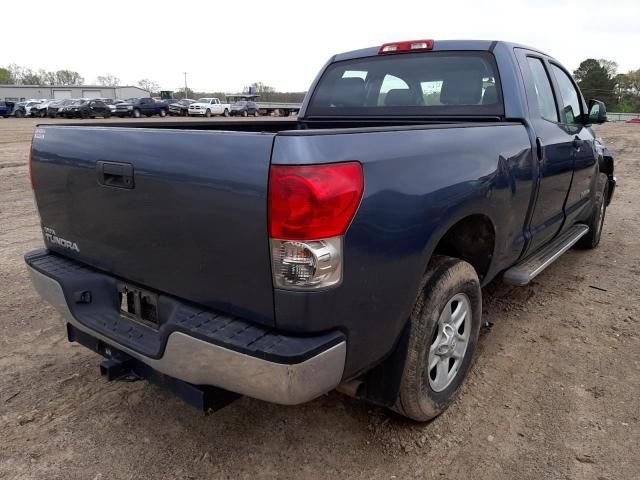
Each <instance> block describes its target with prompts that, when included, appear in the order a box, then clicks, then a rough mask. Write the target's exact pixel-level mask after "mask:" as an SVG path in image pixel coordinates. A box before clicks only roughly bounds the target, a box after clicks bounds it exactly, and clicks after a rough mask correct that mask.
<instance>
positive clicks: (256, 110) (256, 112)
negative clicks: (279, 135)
mask: <svg viewBox="0 0 640 480" xmlns="http://www.w3.org/2000/svg"><path fill="white" fill-rule="evenodd" d="M253 116H254V117H259V116H260V112H259V111H258V109H255V110H254V112H253Z"/></svg>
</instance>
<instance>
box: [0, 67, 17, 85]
mask: <svg viewBox="0 0 640 480" xmlns="http://www.w3.org/2000/svg"><path fill="white" fill-rule="evenodd" d="M13 83H14V82H13V76H11V70H9V69H8V68H2V67H0V85H13Z"/></svg>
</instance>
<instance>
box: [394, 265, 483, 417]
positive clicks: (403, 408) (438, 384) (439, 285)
mask: <svg viewBox="0 0 640 480" xmlns="http://www.w3.org/2000/svg"><path fill="white" fill-rule="evenodd" d="M481 320H482V293H481V291H480V281H479V279H478V275H477V273H476V271H475V270H474V268H473V267H472V266H471V265H470V264H469V263H467V262H464V261H462V260H459V259H457V258H452V257H445V256H435V257H434V258H433V259H432V260H431V262H430V264H429V267H428V269H427V272H426V273H425V275H424V277H423V279H422V282H421V284H420V291H419V294H418V299H417V300H416V303H415V305H414V309H413V313H412V314H411V317H410V322H411V330H410V334H409V344H408V346H407V356H406V361H405V365H404V369H403V372H402V379H401V382H400V393H399V395H398V399H397V401H396V404H395V405H394V407H393V409H394V410H395V411H397V412H398V413H400V414H402V415H404V416H405V417H409V418H411V419H413V420H416V421H419V422H425V421H427V420H431V419H432V418H434V417H437V416H438V415H440V414H441V413H442V412H443V411H444V410H446V409H447V407H448V406H449V405H450V404H451V402H453V400H454V399H455V397H456V395H457V393H458V389H459V388H460V385H462V382H463V381H464V379H465V377H466V375H467V372H468V371H469V367H470V366H471V361H472V359H473V353H474V351H475V349H476V344H477V341H478V334H479V332H480V325H481Z"/></svg>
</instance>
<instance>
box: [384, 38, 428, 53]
mask: <svg viewBox="0 0 640 480" xmlns="http://www.w3.org/2000/svg"><path fill="white" fill-rule="evenodd" d="M425 50H433V40H408V41H404V42H393V43H385V44H384V45H382V46H381V47H380V50H378V55H385V54H390V53H409V52H421V51H425Z"/></svg>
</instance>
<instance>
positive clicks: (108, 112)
mask: <svg viewBox="0 0 640 480" xmlns="http://www.w3.org/2000/svg"><path fill="white" fill-rule="evenodd" d="M112 115H115V116H118V117H120V118H124V117H134V118H140V117H142V116H146V117H150V116H152V115H159V116H161V117H166V116H167V115H175V116H183V117H184V116H194V117H195V116H202V117H212V116H214V115H222V116H225V117H228V116H233V115H238V116H243V117H248V116H255V117H257V116H259V115H260V108H259V107H258V104H257V103H256V102H253V101H250V100H239V101H237V102H234V103H231V104H230V103H222V102H221V101H220V100H219V99H218V98H215V97H211V98H200V99H198V100H191V99H183V100H178V101H174V100H155V99H153V98H128V99H126V100H114V99H111V98H76V99H54V100H48V99H32V100H27V101H24V102H17V103H14V102H0V116H3V117H9V116H14V117H18V118H22V117H39V118H56V117H60V118H96V117H103V118H109V117H111V116H112Z"/></svg>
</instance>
